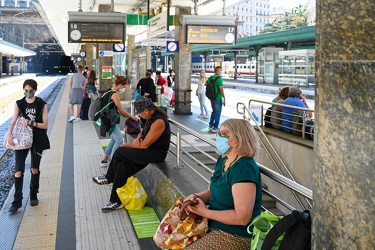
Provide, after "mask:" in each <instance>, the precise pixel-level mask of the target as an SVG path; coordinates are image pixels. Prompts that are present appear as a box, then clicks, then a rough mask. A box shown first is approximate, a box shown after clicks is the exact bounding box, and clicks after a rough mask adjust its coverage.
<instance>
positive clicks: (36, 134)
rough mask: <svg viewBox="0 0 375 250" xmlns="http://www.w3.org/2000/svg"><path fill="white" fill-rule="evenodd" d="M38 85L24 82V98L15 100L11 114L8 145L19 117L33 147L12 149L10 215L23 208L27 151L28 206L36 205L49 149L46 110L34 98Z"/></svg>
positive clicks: (41, 100) (11, 142)
mask: <svg viewBox="0 0 375 250" xmlns="http://www.w3.org/2000/svg"><path fill="white" fill-rule="evenodd" d="M37 87H38V84H37V82H36V81H35V80H32V79H28V80H26V81H25V82H24V83H23V90H24V95H25V97H24V98H22V99H20V100H18V101H17V102H16V105H14V113H13V118H12V122H11V124H10V128H9V130H8V134H7V140H8V143H9V144H10V145H12V146H14V145H15V144H14V141H13V137H12V130H13V127H14V125H15V123H16V121H17V118H18V117H19V116H22V125H24V126H30V127H32V128H33V144H32V146H31V148H30V149H23V150H15V159H16V166H15V173H14V198H13V202H12V206H11V207H10V208H9V213H10V214H14V213H16V212H17V210H18V209H19V208H21V207H22V199H23V193H22V188H23V176H24V172H25V161H26V157H27V155H28V153H29V151H30V155H31V165H30V172H31V181H30V205H31V206H36V205H38V203H39V201H38V197H37V193H39V177H40V171H39V166H40V161H41V159H42V153H43V151H44V150H46V149H49V148H50V143H49V139H48V136H47V128H48V108H47V105H46V102H45V101H44V100H43V99H41V98H39V97H36V96H35V92H36V91H37Z"/></svg>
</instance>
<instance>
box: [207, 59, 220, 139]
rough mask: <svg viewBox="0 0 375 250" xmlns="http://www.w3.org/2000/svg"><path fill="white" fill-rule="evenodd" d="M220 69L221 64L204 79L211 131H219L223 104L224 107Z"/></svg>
mask: <svg viewBox="0 0 375 250" xmlns="http://www.w3.org/2000/svg"><path fill="white" fill-rule="evenodd" d="M222 70H223V68H222V67H221V66H216V67H215V75H213V76H211V77H210V78H208V80H207V81H206V96H207V97H208V99H210V101H211V108H212V113H211V118H210V123H209V127H208V129H209V130H210V131H211V132H213V133H217V132H218V131H219V123H220V116H221V109H222V106H223V105H224V107H225V95H224V84H223V79H222V78H221V72H222ZM212 92H214V93H212Z"/></svg>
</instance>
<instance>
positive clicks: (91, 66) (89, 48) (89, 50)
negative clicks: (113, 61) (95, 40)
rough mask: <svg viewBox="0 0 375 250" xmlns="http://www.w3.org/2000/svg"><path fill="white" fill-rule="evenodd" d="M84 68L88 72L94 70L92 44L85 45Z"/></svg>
mask: <svg viewBox="0 0 375 250" xmlns="http://www.w3.org/2000/svg"><path fill="white" fill-rule="evenodd" d="M86 66H87V67H89V70H93V69H94V44H92V43H86Z"/></svg>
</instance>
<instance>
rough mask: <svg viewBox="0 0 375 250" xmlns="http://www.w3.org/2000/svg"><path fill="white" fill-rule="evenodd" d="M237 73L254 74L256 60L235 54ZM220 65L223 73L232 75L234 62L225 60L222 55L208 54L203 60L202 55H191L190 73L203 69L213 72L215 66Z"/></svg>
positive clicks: (196, 72) (197, 72)
mask: <svg viewBox="0 0 375 250" xmlns="http://www.w3.org/2000/svg"><path fill="white" fill-rule="evenodd" d="M236 61H237V74H238V76H239V75H245V76H251V75H255V72H256V62H255V60H251V59H250V58H249V56H247V55H246V56H237V57H236ZM216 66H221V67H222V68H223V73H224V74H227V75H229V76H233V74H234V71H235V62H234V61H233V60H231V61H225V60H224V56H219V57H218V56H216V55H215V56H208V60H207V61H205V60H204V59H203V57H192V60H191V73H192V74H199V72H200V71H201V70H202V69H203V70H205V71H206V73H208V74H213V73H214V70H215V67H216Z"/></svg>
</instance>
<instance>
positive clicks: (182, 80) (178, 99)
mask: <svg viewBox="0 0 375 250" xmlns="http://www.w3.org/2000/svg"><path fill="white" fill-rule="evenodd" d="M190 14H191V8H189V7H178V8H176V16H177V17H178V20H177V23H176V28H175V38H176V40H177V41H178V42H179V52H178V53H176V54H175V57H174V60H175V68H174V71H175V74H176V76H175V110H174V113H175V114H178V115H191V114H192V112H191V45H188V44H185V41H184V38H183V35H182V33H183V32H182V28H183V27H182V16H183V15H190Z"/></svg>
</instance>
